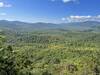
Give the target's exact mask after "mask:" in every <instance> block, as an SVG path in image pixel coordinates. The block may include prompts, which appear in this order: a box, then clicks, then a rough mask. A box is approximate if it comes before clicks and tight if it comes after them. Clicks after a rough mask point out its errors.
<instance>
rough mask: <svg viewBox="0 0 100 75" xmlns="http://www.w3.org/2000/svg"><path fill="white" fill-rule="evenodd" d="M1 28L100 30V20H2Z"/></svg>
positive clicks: (21, 29)
mask: <svg viewBox="0 0 100 75" xmlns="http://www.w3.org/2000/svg"><path fill="white" fill-rule="evenodd" d="M0 29H9V30H19V31H32V30H44V29H65V30H82V31H87V30H91V31H100V22H97V21H85V22H71V23H60V24H54V23H43V22H37V23H27V22H21V21H7V20H0Z"/></svg>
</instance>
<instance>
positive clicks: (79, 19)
mask: <svg viewBox="0 0 100 75" xmlns="http://www.w3.org/2000/svg"><path fill="white" fill-rule="evenodd" d="M64 20H65V21H67V22H83V21H100V15H97V16H90V15H86V16H79V15H76V16H73V15H71V16H68V17H66V18H64Z"/></svg>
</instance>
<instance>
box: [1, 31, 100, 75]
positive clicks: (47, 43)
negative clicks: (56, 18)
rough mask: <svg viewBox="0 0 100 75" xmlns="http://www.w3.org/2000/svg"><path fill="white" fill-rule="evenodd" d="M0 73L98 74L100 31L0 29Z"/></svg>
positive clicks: (38, 74)
mask: <svg viewBox="0 0 100 75" xmlns="http://www.w3.org/2000/svg"><path fill="white" fill-rule="evenodd" d="M0 75H100V32H92V31H67V30H60V29H58V30H38V31H36V30H34V31H31V32H20V31H10V30H0Z"/></svg>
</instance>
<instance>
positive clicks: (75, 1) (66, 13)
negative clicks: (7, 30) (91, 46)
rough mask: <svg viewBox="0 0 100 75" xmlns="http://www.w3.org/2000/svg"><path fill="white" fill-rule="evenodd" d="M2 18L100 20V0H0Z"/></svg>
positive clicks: (38, 20) (52, 20)
mask: <svg viewBox="0 0 100 75" xmlns="http://www.w3.org/2000/svg"><path fill="white" fill-rule="evenodd" d="M0 20H11V21H15V20H18V21H25V22H47V23H48V22H49V23H65V22H80V21H100V0H0Z"/></svg>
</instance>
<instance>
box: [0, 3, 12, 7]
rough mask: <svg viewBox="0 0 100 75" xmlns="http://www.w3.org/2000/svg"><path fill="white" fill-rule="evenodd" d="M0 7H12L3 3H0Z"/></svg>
mask: <svg viewBox="0 0 100 75" xmlns="http://www.w3.org/2000/svg"><path fill="white" fill-rule="evenodd" d="M2 7H12V5H11V4H7V3H4V2H0V8H2Z"/></svg>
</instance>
